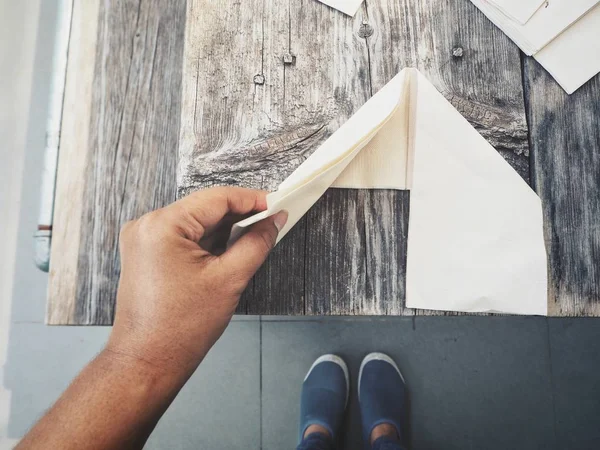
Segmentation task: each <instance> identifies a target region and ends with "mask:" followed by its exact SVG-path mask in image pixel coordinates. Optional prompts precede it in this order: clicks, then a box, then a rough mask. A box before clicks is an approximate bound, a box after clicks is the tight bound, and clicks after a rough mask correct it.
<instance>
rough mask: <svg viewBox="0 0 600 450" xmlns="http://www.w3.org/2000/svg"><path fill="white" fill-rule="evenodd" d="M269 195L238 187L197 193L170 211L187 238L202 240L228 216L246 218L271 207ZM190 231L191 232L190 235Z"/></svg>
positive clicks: (174, 204) (182, 200)
mask: <svg viewBox="0 0 600 450" xmlns="http://www.w3.org/2000/svg"><path fill="white" fill-rule="evenodd" d="M266 195H267V193H266V192H264V191H257V190H253V189H244V188H238V187H217V188H211V189H205V190H201V191H196V192H194V193H192V194H190V195H188V196H187V197H184V198H182V199H181V200H179V201H177V202H175V203H173V204H172V205H170V206H168V207H167V208H168V209H170V210H172V211H175V214H176V215H177V218H178V220H181V224H180V228H181V229H182V230H183V231H184V232H185V234H186V237H189V238H190V239H192V236H193V240H196V241H197V240H199V239H200V238H201V237H202V236H203V234H204V232H205V230H207V229H208V230H210V229H211V228H213V227H215V226H216V225H217V224H218V223H219V222H220V221H221V219H223V217H225V215H227V214H237V215H244V214H249V213H252V212H257V211H263V210H265V209H266V208H267V200H266ZM188 230H189V232H188Z"/></svg>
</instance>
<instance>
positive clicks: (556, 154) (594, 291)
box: [524, 57, 600, 316]
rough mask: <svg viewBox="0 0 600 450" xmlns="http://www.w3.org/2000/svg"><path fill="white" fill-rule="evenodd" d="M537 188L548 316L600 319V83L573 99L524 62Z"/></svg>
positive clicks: (597, 80) (592, 83)
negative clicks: (544, 262)
mask: <svg viewBox="0 0 600 450" xmlns="http://www.w3.org/2000/svg"><path fill="white" fill-rule="evenodd" d="M524 80H525V93H526V98H527V117H528V120H529V124H530V133H531V151H532V173H533V182H534V185H535V188H536V191H537V192H538V194H539V196H540V197H541V199H542V205H543V208H544V228H545V238H546V249H547V251H548V265H549V267H548V269H549V272H548V273H549V286H548V288H549V289H548V290H549V299H548V313H549V315H554V316H598V315H600V76H596V77H594V78H593V79H592V80H591V81H590V82H588V83H587V84H585V85H584V86H583V87H581V88H580V89H579V90H578V91H576V92H575V93H573V94H571V95H567V94H566V93H565V92H564V91H563V90H562V89H561V88H560V87H559V85H558V84H557V83H556V82H555V81H554V80H553V79H552V77H551V76H550V75H549V74H548V73H547V72H546V71H545V70H544V69H543V68H542V67H541V66H540V65H539V64H538V63H537V62H536V61H535V60H534V59H533V58H528V57H526V58H524Z"/></svg>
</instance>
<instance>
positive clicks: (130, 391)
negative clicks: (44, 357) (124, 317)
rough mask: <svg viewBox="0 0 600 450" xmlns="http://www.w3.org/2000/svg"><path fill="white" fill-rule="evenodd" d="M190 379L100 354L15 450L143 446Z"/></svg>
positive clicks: (119, 356)
mask: <svg viewBox="0 0 600 450" xmlns="http://www.w3.org/2000/svg"><path fill="white" fill-rule="evenodd" d="M188 377H189V373H180V374H179V373H167V372H165V371H164V370H161V368H160V367H155V366H154V365H153V364H152V363H151V362H146V361H143V360H139V359H136V358H131V357H129V356H127V355H122V354H118V353H114V352H111V351H108V350H104V351H103V352H102V353H100V354H99V355H98V356H97V357H96V358H95V359H94V360H93V361H92V362H90V363H89V364H88V365H87V366H86V368H85V369H84V370H83V371H82V372H81V373H80V374H79V376H78V377H77V378H76V379H75V380H74V381H73V383H72V384H71V385H70V386H69V388H68V389H67V390H66V391H65V393H64V394H63V395H62V396H61V397H60V399H59V400H58V401H57V402H56V404H55V405H54V406H53V407H52V408H51V409H50V410H49V411H48V413H47V414H46V415H45V416H44V417H43V418H42V419H41V420H40V421H39V422H38V423H37V424H36V425H35V426H34V428H33V429H32V430H31V431H30V432H29V433H28V435H27V436H25V438H24V439H23V440H22V441H21V443H20V444H19V445H18V446H17V448H18V449H29V448H61V449H70V448H73V449H112V448H142V447H143V446H144V444H145V442H146V440H147V439H148V436H149V435H150V433H151V432H152V430H153V429H154V427H155V426H156V423H157V422H158V420H159V419H160V417H161V416H162V414H163V413H164V412H165V410H166V409H167V408H168V406H169V405H170V403H171V402H172V401H173V399H174V398H175V396H176V395H177V393H178V392H179V390H180V389H181V387H182V386H183V384H185V382H186V381H187V378H188Z"/></svg>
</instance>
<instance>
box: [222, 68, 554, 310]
mask: <svg viewBox="0 0 600 450" xmlns="http://www.w3.org/2000/svg"><path fill="white" fill-rule="evenodd" d="M329 187H338V188H342V187H343V188H364V189H383V188H386V189H399V190H407V189H408V190H410V191H411V194H410V215H409V226H408V238H407V239H408V242H407V252H408V253H407V269H406V304H407V306H408V307H410V308H423V309H436V310H446V311H467V312H476V311H495V312H505V313H515V314H540V315H546V313H547V280H546V251H545V247H544V238H543V229H542V209H541V204H540V199H539V198H538V196H537V195H536V194H535V192H533V191H532V190H531V188H530V187H529V185H528V184H527V183H526V182H525V181H523V179H522V178H521V177H520V176H519V175H518V174H517V173H516V172H515V171H514V170H513V168H512V167H511V166H510V165H509V164H508V163H506V161H505V160H504V159H503V158H502V156H500V155H499V154H498V152H496V150H494V148H493V147H492V146H491V145H490V144H489V143H488V142H487V141H486V140H485V139H484V138H483V137H482V136H481V135H480V134H479V133H477V131H476V130H475V129H474V128H473V127H472V126H471V125H470V124H469V122H467V120H466V119H465V118H464V117H462V116H461V115H460V113H459V112H458V111H457V110H456V109H454V107H453V106H452V105H451V104H450V103H449V102H448V101H447V100H446V99H445V98H444V97H443V95H442V94H440V93H439V92H438V91H437V90H436V89H435V87H434V86H433V85H432V84H431V83H430V82H429V81H428V80H427V79H426V78H425V77H424V76H423V75H422V74H420V73H419V72H418V71H417V70H415V69H404V70H403V71H402V72H400V73H399V74H398V75H397V76H396V77H394V78H393V79H392V80H391V81H390V82H389V83H388V84H387V85H385V86H384V87H383V88H382V89H381V90H380V91H379V92H377V94H375V95H374V96H373V97H372V98H371V99H370V100H369V101H368V102H367V103H366V104H365V105H364V106H363V107H362V108H360V109H359V110H358V111H357V112H356V114H354V115H353V116H352V117H351V118H350V119H349V120H348V121H347V122H346V123H344V124H343V125H342V126H341V127H340V128H339V129H338V130H337V131H336V132H335V133H334V134H333V135H331V137H330V138H329V139H328V140H327V141H326V142H325V143H324V144H323V145H321V146H320V147H319V148H318V149H317V150H316V151H315V152H314V153H313V154H312V155H311V156H310V157H309V158H308V159H307V160H306V161H305V162H304V163H303V164H302V165H300V166H299V167H298V168H297V169H296V170H295V171H294V172H293V173H292V174H291V175H290V176H289V177H288V178H287V179H286V180H284V181H283V183H281V185H280V186H279V187H278V189H277V191H275V192H273V193H271V194H269V195H268V197H267V204H268V208H267V210H266V211H264V212H261V213H259V214H256V215H254V216H252V217H250V218H248V219H246V220H243V221H241V222H238V223H237V224H236V225H234V227H233V230H232V236H231V241H232V242H233V241H235V240H236V239H238V238H239V236H241V235H242V234H243V232H244V230H245V229H247V227H249V226H250V225H252V224H254V223H256V222H258V221H259V220H261V219H264V218H266V217H269V216H271V215H273V214H275V213H277V212H278V211H281V210H287V211H288V213H289V218H288V223H287V224H286V226H285V228H284V229H283V230H281V232H280V234H279V238H280V239H281V238H282V237H283V236H285V234H286V233H287V232H288V231H289V230H290V228H291V227H293V226H294V224H295V223H296V222H298V220H300V218H301V217H302V216H303V215H304V214H305V213H306V212H307V211H308V209H309V208H310V207H311V206H312V205H313V204H314V203H315V202H316V201H317V200H318V199H319V197H321V195H323V193H324V192H325V191H326V190H327V188H329Z"/></svg>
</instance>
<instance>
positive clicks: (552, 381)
mask: <svg viewBox="0 0 600 450" xmlns="http://www.w3.org/2000/svg"><path fill="white" fill-rule="evenodd" d="M546 343H547V344H548V359H549V362H550V389H551V390H552V424H553V430H554V441H555V442H556V441H557V440H558V432H557V429H556V399H555V390H556V389H555V386H554V370H553V367H552V344H551V342H550V322H549V320H548V317H546Z"/></svg>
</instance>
